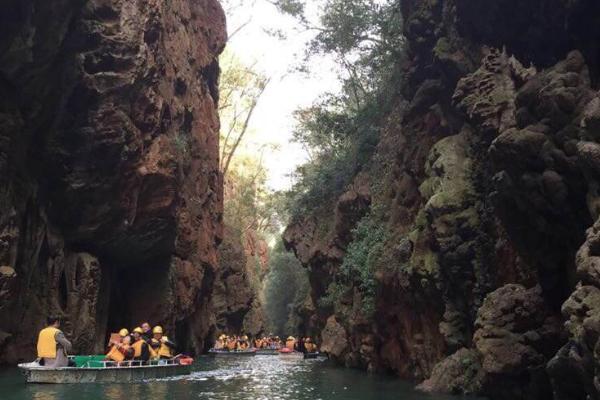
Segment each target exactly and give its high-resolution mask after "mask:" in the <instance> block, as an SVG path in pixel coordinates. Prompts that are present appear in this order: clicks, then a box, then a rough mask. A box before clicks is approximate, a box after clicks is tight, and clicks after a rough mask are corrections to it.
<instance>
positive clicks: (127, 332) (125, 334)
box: [119, 328, 129, 337]
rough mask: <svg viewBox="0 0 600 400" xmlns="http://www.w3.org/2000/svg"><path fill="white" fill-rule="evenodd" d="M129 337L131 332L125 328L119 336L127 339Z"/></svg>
mask: <svg viewBox="0 0 600 400" xmlns="http://www.w3.org/2000/svg"><path fill="white" fill-rule="evenodd" d="M127 335H129V331H128V330H127V329H125V328H123V329H121V330H120V331H119V336H121V337H125V336H127Z"/></svg>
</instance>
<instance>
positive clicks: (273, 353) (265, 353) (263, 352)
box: [256, 349, 279, 356]
mask: <svg viewBox="0 0 600 400" xmlns="http://www.w3.org/2000/svg"><path fill="white" fill-rule="evenodd" d="M278 354H279V350H277V349H261V350H256V355H257V356H276V355H278Z"/></svg>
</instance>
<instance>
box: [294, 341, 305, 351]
mask: <svg viewBox="0 0 600 400" xmlns="http://www.w3.org/2000/svg"><path fill="white" fill-rule="evenodd" d="M294 350H295V351H297V352H299V353H305V352H306V349H305V348H304V338H302V337H301V338H298V340H296V343H294Z"/></svg>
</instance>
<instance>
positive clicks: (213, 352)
mask: <svg viewBox="0 0 600 400" xmlns="http://www.w3.org/2000/svg"><path fill="white" fill-rule="evenodd" d="M208 355H210V356H213V357H248V356H250V357H251V356H255V355H256V349H255V348H251V349H247V350H217V349H210V350H209V351H208Z"/></svg>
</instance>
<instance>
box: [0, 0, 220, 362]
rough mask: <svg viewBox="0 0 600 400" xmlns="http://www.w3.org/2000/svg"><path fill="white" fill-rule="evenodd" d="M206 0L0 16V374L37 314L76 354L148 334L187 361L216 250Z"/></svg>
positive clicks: (88, 3)
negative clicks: (176, 348) (154, 330)
mask: <svg viewBox="0 0 600 400" xmlns="http://www.w3.org/2000/svg"><path fill="white" fill-rule="evenodd" d="M225 40H226V32H225V18H224V15H223V12H222V10H221V7H220V5H219V3H218V2H217V1H216V0H193V1H189V0H172V1H167V2H165V1H157V0H148V1H137V2H135V1H125V0H59V1H51V2H49V1H44V0H9V1H8V2H4V3H3V5H2V13H0V91H1V93H2V96H1V100H0V362H11V363H12V362H15V361H17V360H21V359H27V358H31V357H32V356H33V346H34V343H35V336H36V334H37V331H38V329H39V328H41V327H42V325H43V324H44V319H45V316H46V315H47V314H49V313H52V314H58V315H61V316H62V317H63V318H64V325H63V328H64V330H65V332H66V334H67V336H69V337H71V338H72V339H73V341H74V349H75V351H77V352H97V351H101V349H102V347H103V343H104V342H105V340H106V336H105V335H106V333H107V332H108V331H113V330H115V329H117V328H119V327H122V326H127V327H132V326H134V325H135V324H138V323H139V322H140V321H142V320H150V321H152V322H154V323H160V324H163V325H164V326H165V327H166V329H167V330H168V331H169V332H170V333H171V335H174V336H175V337H176V338H177V341H178V342H179V343H180V344H181V346H182V348H185V349H188V350H189V349H195V350H202V348H203V347H204V345H205V343H204V340H205V338H206V337H207V335H208V334H209V330H210V328H211V327H212V326H213V325H214V314H213V311H212V309H211V304H210V298H211V292H212V288H213V285H214V280H215V276H216V274H217V251H216V249H217V245H218V243H219V242H220V241H221V238H222V226H221V219H222V217H221V215H222V182H221V178H220V174H219V171H218V130H219V120H218V116H217V111H216V110H217V107H216V104H217V102H218V74H219V67H218V63H217V56H218V55H219V53H220V52H221V50H222V49H223V47H224V44H225Z"/></svg>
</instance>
